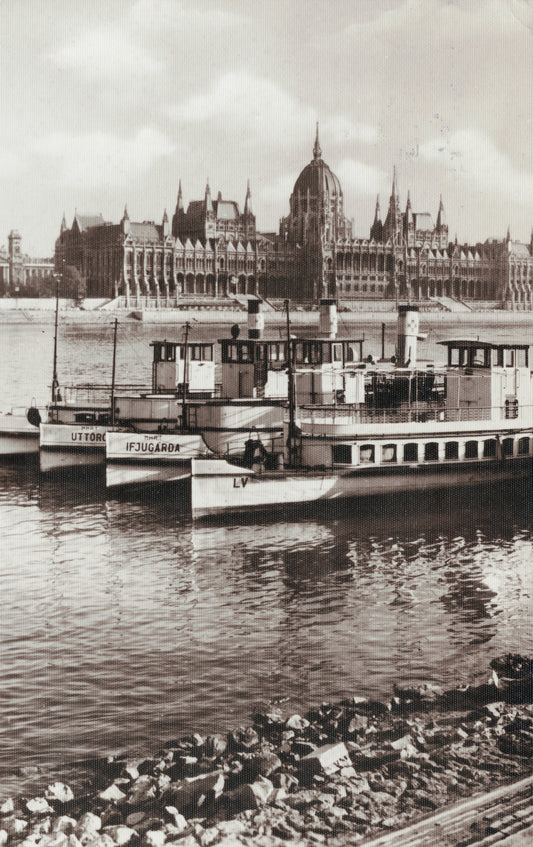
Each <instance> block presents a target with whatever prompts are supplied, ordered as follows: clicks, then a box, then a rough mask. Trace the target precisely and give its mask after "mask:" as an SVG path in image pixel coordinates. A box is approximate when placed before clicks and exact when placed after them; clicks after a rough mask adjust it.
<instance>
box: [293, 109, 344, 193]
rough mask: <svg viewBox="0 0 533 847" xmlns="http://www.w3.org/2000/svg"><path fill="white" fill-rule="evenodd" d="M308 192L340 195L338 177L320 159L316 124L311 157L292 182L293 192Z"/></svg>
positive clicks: (340, 189) (320, 153)
mask: <svg viewBox="0 0 533 847" xmlns="http://www.w3.org/2000/svg"><path fill="white" fill-rule="evenodd" d="M307 189H309V193H310V194H311V195H314V196H315V197H316V196H318V195H323V194H326V193H327V194H329V196H330V197H332V196H337V197H342V188H341V184H340V182H339V179H338V177H336V176H335V174H334V173H333V171H332V170H331V168H330V167H329V165H326V163H325V162H324V160H323V159H322V150H321V149H320V143H319V141H318V124H317V126H316V139H315V145H314V147H313V159H312V160H311V161H310V162H309V164H308V165H306V166H305V168H304V169H303V171H302V172H301V173H300V176H299V177H298V179H297V180H296V182H295V183H294V191H293V193H294V194H307Z"/></svg>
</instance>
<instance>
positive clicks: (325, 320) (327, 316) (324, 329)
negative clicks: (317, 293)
mask: <svg viewBox="0 0 533 847" xmlns="http://www.w3.org/2000/svg"><path fill="white" fill-rule="evenodd" d="M337 326H338V320H337V301H336V300H321V301H320V315H319V322H318V330H319V332H320V334H321V335H325V336H327V337H328V338H336V336H337Z"/></svg>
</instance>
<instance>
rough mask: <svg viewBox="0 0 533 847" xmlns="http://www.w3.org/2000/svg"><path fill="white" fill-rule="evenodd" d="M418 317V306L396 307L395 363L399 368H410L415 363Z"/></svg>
mask: <svg viewBox="0 0 533 847" xmlns="http://www.w3.org/2000/svg"><path fill="white" fill-rule="evenodd" d="M418 317H419V316H418V306H399V307H398V345H397V349H396V364H397V365H398V367H400V368H409V367H411V368H412V367H414V366H415V365H416V344H417V341H418Z"/></svg>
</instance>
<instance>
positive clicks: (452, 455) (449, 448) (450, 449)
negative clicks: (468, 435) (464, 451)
mask: <svg viewBox="0 0 533 847" xmlns="http://www.w3.org/2000/svg"><path fill="white" fill-rule="evenodd" d="M444 458H445V459H458V458H459V442H458V441H447V442H446V444H445V445H444Z"/></svg>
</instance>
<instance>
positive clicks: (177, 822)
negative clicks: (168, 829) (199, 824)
mask: <svg viewBox="0 0 533 847" xmlns="http://www.w3.org/2000/svg"><path fill="white" fill-rule="evenodd" d="M165 812H166V813H167V814H168V815H170V817H171V818H172V823H173V825H174V826H175V827H176V829H177V830H178V832H183V830H184V829H187V826H188V824H187V820H186V818H184V817H183V815H182V814H180V813H179V812H178V810H177V809H176V807H175V806H165Z"/></svg>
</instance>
